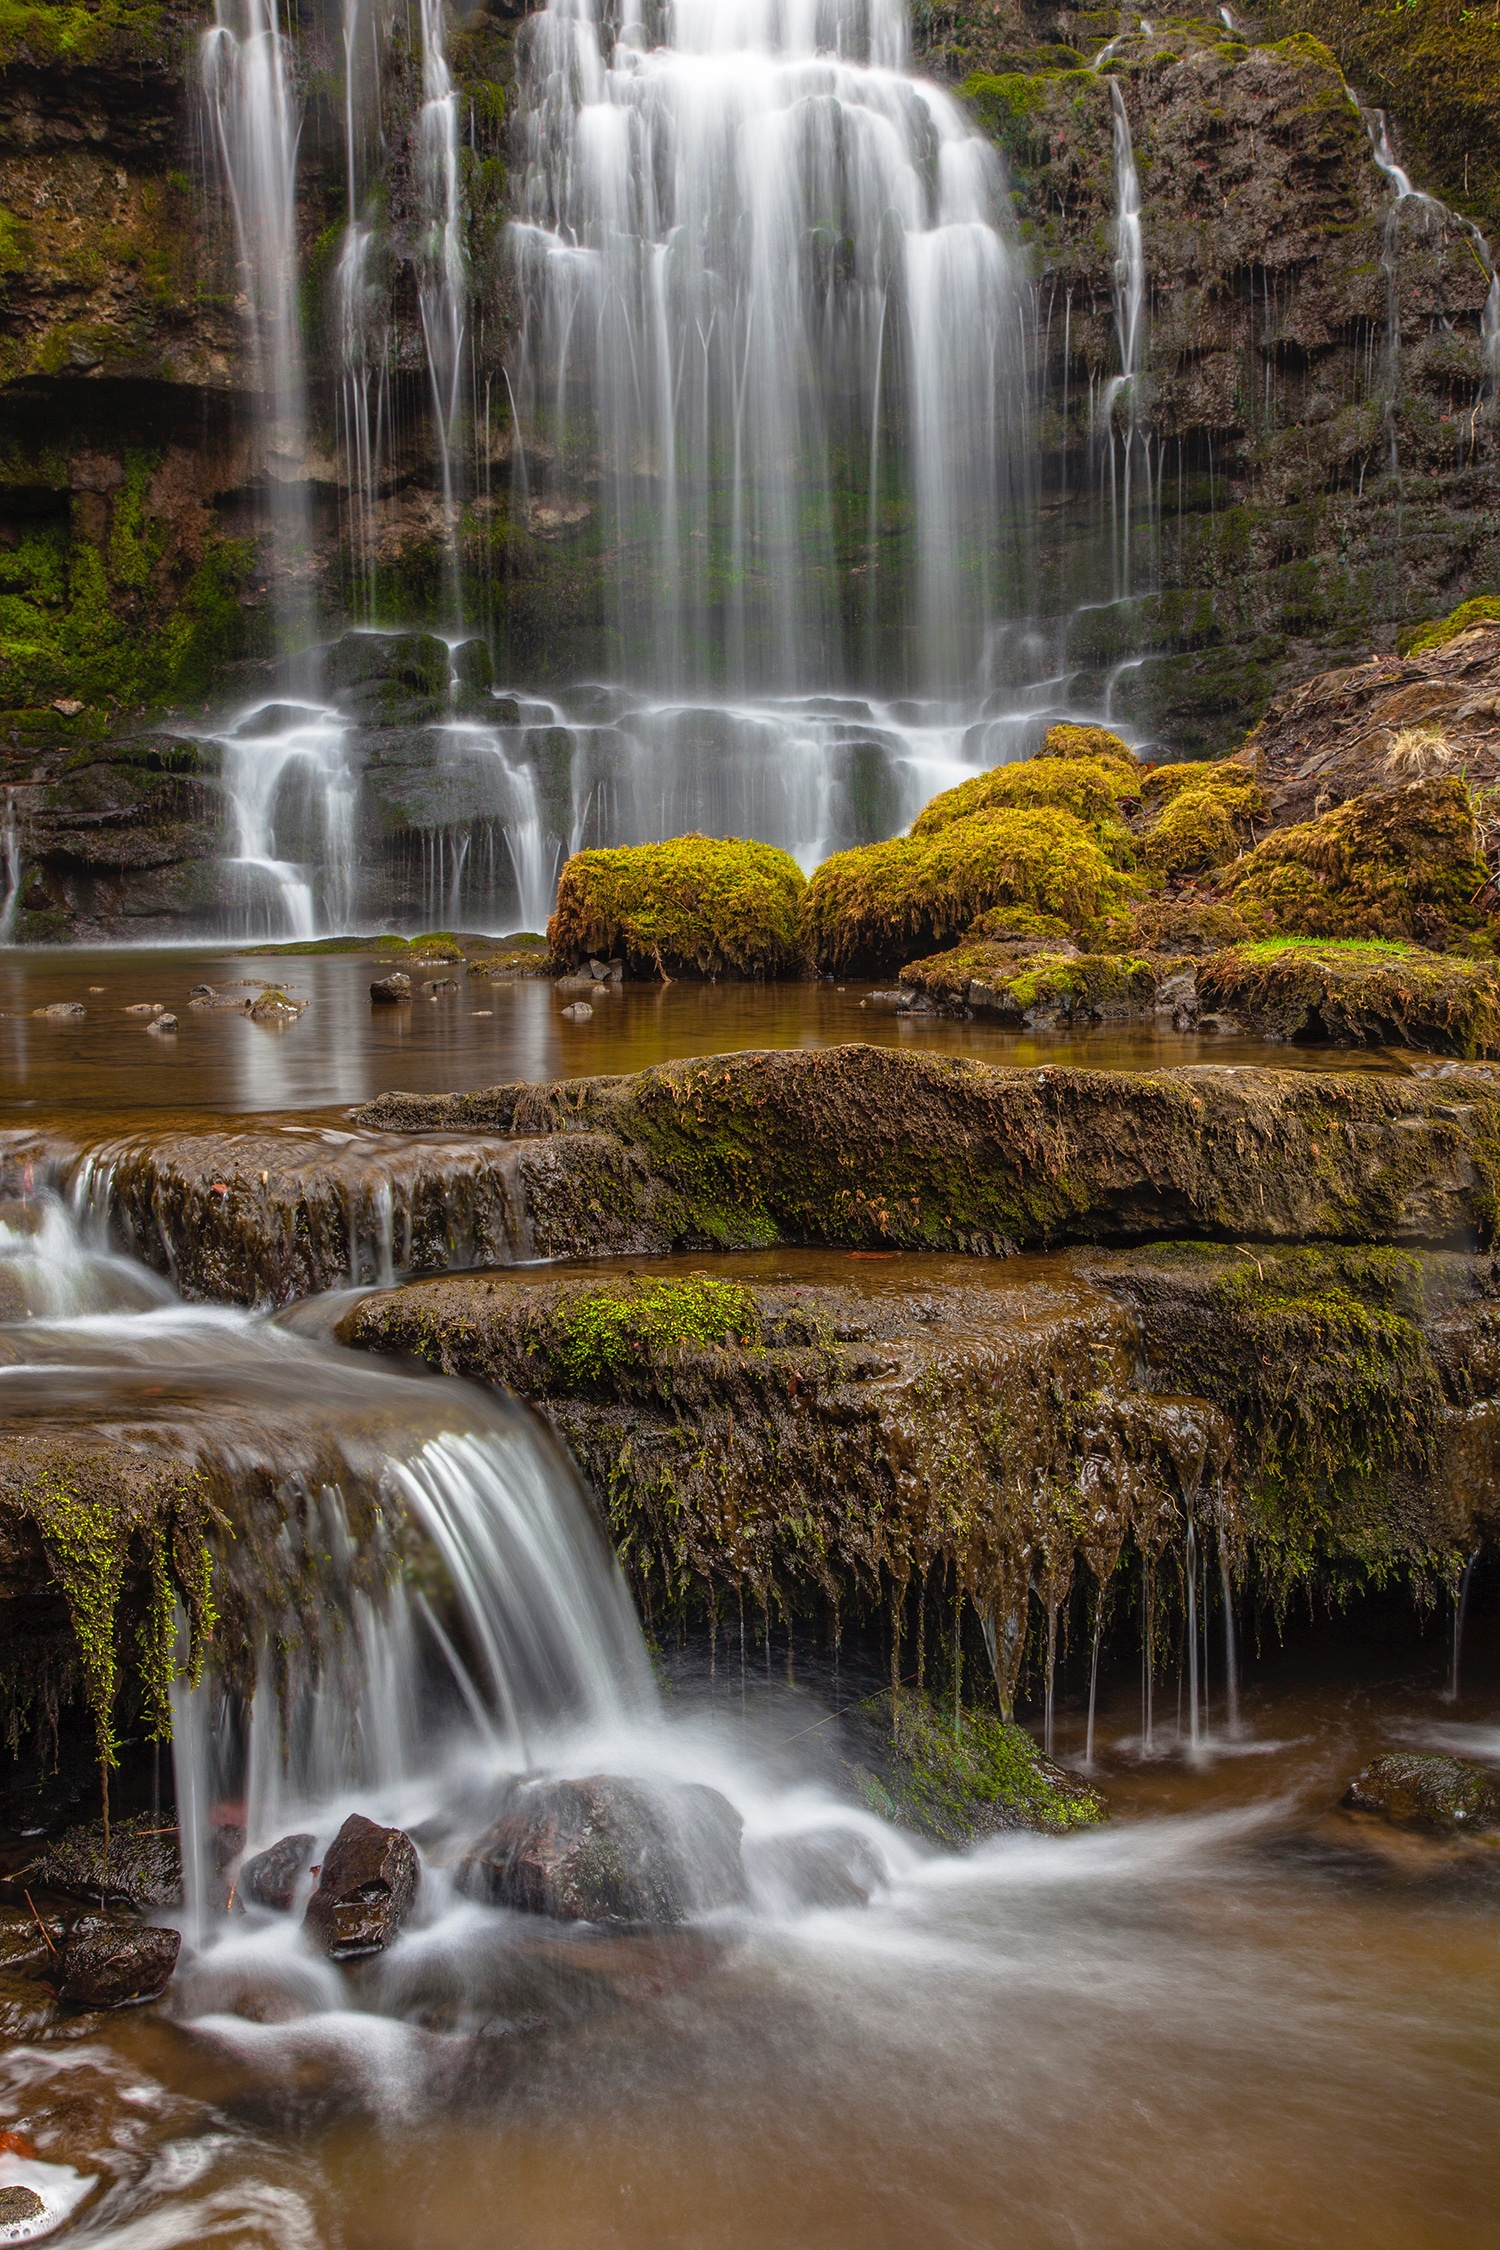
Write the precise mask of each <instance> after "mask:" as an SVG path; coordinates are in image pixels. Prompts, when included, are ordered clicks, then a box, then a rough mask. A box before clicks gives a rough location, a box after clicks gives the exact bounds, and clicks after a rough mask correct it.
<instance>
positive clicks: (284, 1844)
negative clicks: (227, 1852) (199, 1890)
mask: <svg viewBox="0 0 1500 2250" xmlns="http://www.w3.org/2000/svg"><path fill="white" fill-rule="evenodd" d="M317 1848H318V1844H317V1838H316V1837H315V1836H283V1837H281V1839H280V1840H279V1842H277V1843H274V1844H272V1845H270V1846H269V1847H268V1848H267V1849H266V1850H265V1851H263V1852H257V1853H256V1854H255V1857H254V1858H253V1859H247V1860H246V1862H245V1864H244V1866H243V1867H242V1868H241V1869H240V1873H239V1881H238V1885H237V1888H238V1891H239V1895H240V1897H241V1898H242V1899H249V1900H250V1901H251V1903H252V1904H253V1905H255V1906H268V1907H270V1908H272V1909H273V1910H274V1911H275V1912H276V1913H278V1914H287V1913H290V1911H291V1907H292V1902H293V1900H294V1899H295V1897H296V1895H297V1884H298V1881H299V1879H300V1877H301V1875H302V1873H303V1870H304V1869H305V1868H306V1867H308V1866H309V1865H310V1864H311V1861H312V1855H313V1853H314V1852H315V1851H316V1850H317Z"/></svg>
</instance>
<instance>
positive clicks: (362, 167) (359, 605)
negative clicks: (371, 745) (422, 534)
mask: <svg viewBox="0 0 1500 2250" xmlns="http://www.w3.org/2000/svg"><path fill="white" fill-rule="evenodd" d="M343 48H344V174H345V195H346V197H347V202H348V219H347V223H346V225H345V230H344V240H343V245H342V247H341V249H340V251H339V261H338V267H337V270H336V272H335V276H334V305H335V315H336V323H337V335H338V353H339V397H338V420H339V437H340V442H341V447H342V451H343V457H344V479H343V482H344V492H345V494H346V495H347V498H346V510H347V513H346V517H345V526H344V537H345V548H346V560H347V565H348V569H349V574H350V579H351V582H352V587H353V594H354V603H353V606H354V609H355V611H356V614H357V615H358V616H359V617H360V618H361V619H362V620H363V621H364V622H365V623H366V624H368V623H369V622H370V621H371V619H372V618H373V616H374V613H375V570H376V561H377V553H378V542H379V533H380V521H379V504H380V475H381V459H382V448H383V441H384V438H385V423H386V414H387V410H388V389H387V385H388V378H389V352H390V302H389V298H388V295H387V291H386V289H385V287H384V285H383V282H382V278H381V275H380V272H379V268H378V252H379V249H380V231H379V227H378V225H377V223H376V206H377V203H378V198H374V197H372V194H371V190H372V188H374V187H375V186H376V185H377V182H378V174H379V169H380V165H381V162H382V161H383V158H384V153H385V151H384V141H383V136H382V135H381V133H380V131H379V86H380V70H381V62H382V57H383V50H384V37H383V23H382V17H381V11H380V9H379V8H378V7H377V6H375V5H373V4H371V0H343ZM372 149H373V154H374V161H373V162H372V161H371V154H370V152H371V150H372ZM367 175H368V176H367Z"/></svg>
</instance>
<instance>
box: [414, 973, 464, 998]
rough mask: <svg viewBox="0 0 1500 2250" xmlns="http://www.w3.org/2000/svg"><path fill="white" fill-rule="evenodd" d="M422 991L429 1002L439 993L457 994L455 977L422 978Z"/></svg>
mask: <svg viewBox="0 0 1500 2250" xmlns="http://www.w3.org/2000/svg"><path fill="white" fill-rule="evenodd" d="M422 990H423V991H424V992H425V993H426V995H427V997H428V999H429V1000H435V999H436V998H437V996H438V994H439V993H440V992H457V990H458V979H457V977H424V978H423V980H422Z"/></svg>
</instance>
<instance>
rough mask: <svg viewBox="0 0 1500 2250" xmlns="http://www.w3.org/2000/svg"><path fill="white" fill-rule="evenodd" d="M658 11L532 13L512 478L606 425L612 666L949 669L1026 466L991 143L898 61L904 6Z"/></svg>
mask: <svg viewBox="0 0 1500 2250" xmlns="http://www.w3.org/2000/svg"><path fill="white" fill-rule="evenodd" d="M665 22H666V24H667V26H668V27H669V28H668V30H667V32H666V36H665V43H663V44H662V45H659V46H653V45H651V44H650V35H649V34H648V31H647V28H646V24H645V21H644V20H643V19H641V18H640V17H639V16H637V15H635V14H633V13H628V14H627V16H626V17H625V19H624V20H622V21H621V22H620V24H619V26H618V28H617V29H616V28H614V27H613V26H612V25H610V24H607V23H606V22H604V21H602V20H600V21H596V20H595V17H594V13H593V10H592V8H587V7H586V8H579V7H577V6H575V5H573V4H572V0H553V4H552V5H550V6H549V7H548V8H546V10H545V11H544V12H543V13H542V14H540V15H538V16H535V17H533V18H531V19H530V21H529V23H528V25H527V29H526V33H525V34H524V40H525V44H524V49H523V63H522V82H523V103H524V116H523V130H524V134H525V149H526V164H525V178H524V186H523V189H522V195H521V208H522V216H521V218H520V219H519V220H518V222H517V223H516V225H515V227H514V230H513V239H514V245H515V252H516V258H517V265H518V273H519V279H520V285H521V291H522V318H521V333H520V343H519V350H518V357H517V363H516V367H515V371H514V382H513V390H514V395H515V399H516V404H517V409H518V413H519V423H520V430H519V434H520V437H521V439H522V446H521V447H520V448H518V454H517V472H516V473H517V477H518V480H520V485H521V486H524V493H525V498H526V503H527V505H529V507H530V508H531V510H532V511H533V512H534V513H545V511H546V510H548V509H552V510H557V509H566V508H567V507H568V506H569V505H571V504H572V503H573V500H574V495H573V493H572V492H571V491H570V489H569V487H568V476H569V474H571V473H574V471H573V469H572V466H571V465H572V464H574V463H575V462H576V458H577V455H578V449H579V447H580V446H587V447H588V448H589V449H590V451H593V450H594V449H597V452H598V456H599V466H600V470H601V472H602V476H603V479H604V490H605V495H606V507H607V511H608V537H609V539H610V541H611V543H612V545H613V547H614V549H615V551H616V554H617V556H618V558H619V560H618V567H617V572H616V577H617V614H616V621H615V623H616V631H617V635H618V646H619V653H620V657H621V661H622V669H623V670H624V673H625V676H626V677H637V678H640V679H642V680H644V681H648V682H651V683H654V684H656V685H658V686H659V687H661V688H664V689H678V688H681V687H685V686H695V687H698V688H700V689H701V688H712V687H720V686H724V685H728V686H731V687H733V688H735V689H736V690H741V689H758V690H771V691H773V692H780V693H785V692H787V691H788V690H790V689H797V690H805V689H807V688H810V687H836V686H838V685H840V684H841V683H842V682H843V681H844V680H845V679H846V678H847V677H848V676H850V674H851V672H852V670H853V668H854V666H855V665H857V664H860V663H863V662H864V661H867V660H868V659H869V658H870V656H871V653H872V652H875V653H877V654H878V655H879V656H880V658H881V660H882V665H883V669H885V670H886V671H887V672H893V673H895V674H897V675H898V676H900V677H901V680H902V684H903V685H905V684H907V682H908V681H910V682H911V683H912V684H917V683H923V684H925V685H926V686H928V687H929V688H933V687H941V688H945V689H948V690H950V691H952V690H955V689H957V690H962V689H964V688H966V687H968V686H969V685H970V683H972V682H973V681H974V680H975V679H976V678H977V676H978V672H979V667H980V663H981V659H982V655H983V650H984V646H985V636H986V631H987V628H988V625H989V623H990V620H991V619H992V617H993V616H994V614H995V613H996V612H997V611H999V612H1000V613H1002V614H1004V613H1005V612H1006V611H1007V610H1008V609H1010V608H1012V607H1013V606H1014V603H1015V588H1016V583H1017V580H1016V574H1015V573H1014V571H1013V570H1010V563H1009V562H1008V559H1007V548H1006V541H1007V528H1008V519H1009V517H1010V514H1011V511H1012V508H1013V505H1014V503H1016V502H1017V501H1018V500H1019V498H1020V496H1021V495H1022V494H1023V492H1024V490H1025V489H1026V479H1027V474H1028V471H1027V467H1026V464H1027V456H1028V447H1027V436H1026V433H1027V415H1028V400H1027V383H1026V355H1025V349H1024V341H1023V333H1022V319H1021V311H1022V288H1021V279H1022V275H1021V265H1020V261H1019V259H1018V258H1017V257H1016V256H1015V255H1014V253H1013V251H1012V249H1011V247H1010V245H1009V242H1008V240H1007V237H1006V235H1005V234H1004V233H1003V232H1002V231H1001V228H1000V224H999V221H1000V218H1001V214H1002V211H1003V205H1004V192H1003V191H1004V182H1003V178H1002V175H1001V170H1000V164H999V159H998V157H997V156H996V154H995V152H994V151H993V149H991V148H990V147H989V146H988V145H987V143H986V142H985V141H983V140H982V139H981V138H980V137H979V136H978V135H977V134H975V133H974V132H973V130H972V129H971V128H970V126H969V125H968V123H967V121H966V120H965V119H964V117H963V116H962V114H961V112H960V110H959V108H958V106H957V104H956V103H955V102H954V101H953V100H952V99H951V97H949V96H948V95H947V94H945V93H943V92H942V91H941V90H940V89H939V88H937V87H936V86H932V85H927V84H923V83H922V82H920V81H917V80H913V79H910V78H908V77H906V76H905V75H903V73H902V71H901V64H902V61H903V58H904V53H905V24H904V18H903V13H902V10H901V8H900V6H899V0H821V4H818V5H810V6H807V7H799V8H796V9H789V10H785V11H783V10H780V9H774V8H771V7H762V6H750V7H746V6H744V5H743V4H742V0H693V4H691V5H689V6H685V7H681V8H678V9H676V10H673V11H672V12H671V13H670V15H669V16H668V17H667V18H666V19H665ZM518 489H519V486H518ZM1011 560H1012V561H1013V558H1011ZM855 566H857V568H856V567H855ZM1008 570H1010V575H1009V576H1008V575H1007V572H1008Z"/></svg>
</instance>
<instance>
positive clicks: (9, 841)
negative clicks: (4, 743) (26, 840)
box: [0, 789, 21, 945]
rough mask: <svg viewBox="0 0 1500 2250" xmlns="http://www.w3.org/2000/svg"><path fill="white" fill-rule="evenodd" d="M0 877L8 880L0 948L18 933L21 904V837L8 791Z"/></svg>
mask: <svg viewBox="0 0 1500 2250" xmlns="http://www.w3.org/2000/svg"><path fill="white" fill-rule="evenodd" d="M0 875H3V877H4V880H5V895H4V897H3V898H0V945H6V944H8V943H9V942H10V937H11V933H12V931H13V930H14V929H15V926H16V914H17V911H18V909H19V907H20V904H21V837H20V831H19V829H18V828H17V825H16V793H15V791H14V789H7V790H6V792H5V810H4V812H3V813H0Z"/></svg>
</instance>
